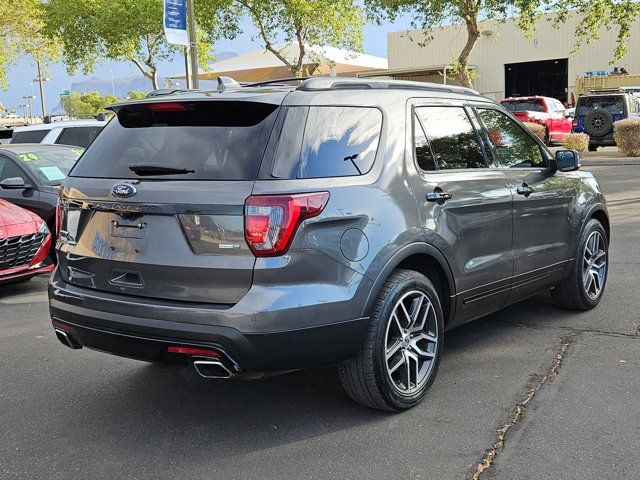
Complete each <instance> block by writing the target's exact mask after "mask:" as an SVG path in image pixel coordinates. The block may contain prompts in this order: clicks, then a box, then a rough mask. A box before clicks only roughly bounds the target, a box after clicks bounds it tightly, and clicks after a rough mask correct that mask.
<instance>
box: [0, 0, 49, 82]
mask: <svg viewBox="0 0 640 480" xmlns="http://www.w3.org/2000/svg"><path fill="white" fill-rule="evenodd" d="M43 14H44V9H43V4H42V1H41V0H16V1H9V0H2V1H0V87H2V88H7V86H8V85H7V77H6V71H7V69H8V68H9V66H11V65H12V64H13V63H14V62H15V61H16V60H17V59H18V58H19V57H20V56H21V55H24V54H27V55H30V56H31V57H32V58H34V59H37V60H39V61H41V62H45V63H46V62H48V61H51V60H55V59H56V58H57V53H58V52H57V49H56V48H55V44H54V43H51V42H49V40H48V39H47V38H45V37H43V36H42V35H41V32H42V26H43V22H42V19H43Z"/></svg>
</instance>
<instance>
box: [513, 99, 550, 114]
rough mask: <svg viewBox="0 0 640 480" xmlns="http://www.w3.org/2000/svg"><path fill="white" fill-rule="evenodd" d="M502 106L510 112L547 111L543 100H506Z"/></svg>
mask: <svg viewBox="0 0 640 480" xmlns="http://www.w3.org/2000/svg"><path fill="white" fill-rule="evenodd" d="M502 106H503V107H504V108H506V109H507V110H509V111H510V112H525V111H528V112H546V111H547V110H546V109H545V107H544V102H543V101H542V100H505V101H503V102H502Z"/></svg>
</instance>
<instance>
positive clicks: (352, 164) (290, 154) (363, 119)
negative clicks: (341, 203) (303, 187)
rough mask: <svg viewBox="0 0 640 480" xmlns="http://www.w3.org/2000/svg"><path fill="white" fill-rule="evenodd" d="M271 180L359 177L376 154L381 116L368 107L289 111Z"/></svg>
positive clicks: (279, 142) (291, 109)
mask: <svg viewBox="0 0 640 480" xmlns="http://www.w3.org/2000/svg"><path fill="white" fill-rule="evenodd" d="M285 110H286V118H285V120H284V123H283V126H282V130H281V132H280V134H279V139H278V145H277V147H276V153H275V158H274V165H273V169H272V171H271V176H272V177H276V178H323V177H346V176H353V175H362V174H365V173H367V172H368V171H369V170H371V167H372V166H373V161H374V159H375V156H376V152H377V150H378V142H379V140H380V130H381V128H382V113H381V112H380V111H379V110H378V109H376V108H368V107H289V108H287V109H285Z"/></svg>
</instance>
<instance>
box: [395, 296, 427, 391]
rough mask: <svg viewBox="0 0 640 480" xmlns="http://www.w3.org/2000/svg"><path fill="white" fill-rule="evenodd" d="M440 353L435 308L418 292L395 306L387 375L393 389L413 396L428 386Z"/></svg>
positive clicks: (404, 297)
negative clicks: (426, 384) (425, 385)
mask: <svg viewBox="0 0 640 480" xmlns="http://www.w3.org/2000/svg"><path fill="white" fill-rule="evenodd" d="M437 352H438V322H437V318H436V312H435V309H434V308H433V304H432V303H431V301H430V300H429V298H428V297H427V295H426V294H425V293H423V292H421V291H419V290H412V291H410V292H408V293H405V294H404V295H403V296H402V298H400V300H398V302H397V303H396V304H395V306H394V308H393V311H392V313H391V319H390V321H389V322H388V324H387V332H386V337H385V360H386V371H387V375H388V377H389V379H390V380H391V383H392V385H393V386H394V387H395V389H396V390H397V391H398V392H399V393H401V394H403V395H411V394H413V393H415V392H417V391H418V390H420V389H421V388H422V387H423V386H424V384H425V383H426V382H428V380H429V378H430V376H431V372H432V370H433V367H434V365H435V363H436V354H437Z"/></svg>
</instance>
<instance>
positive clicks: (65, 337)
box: [53, 328, 82, 350]
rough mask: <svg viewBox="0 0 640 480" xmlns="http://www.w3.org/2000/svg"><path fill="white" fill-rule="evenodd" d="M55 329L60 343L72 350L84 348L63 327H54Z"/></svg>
mask: <svg viewBox="0 0 640 480" xmlns="http://www.w3.org/2000/svg"><path fill="white" fill-rule="evenodd" d="M53 330H54V331H55V333H56V337H58V340H60V343H62V344H63V345H64V346H65V347H69V348H70V349H72V350H78V349H80V348H82V345H80V344H78V343H77V342H76V341H75V340H73V339H72V338H71V337H70V336H69V334H68V333H67V332H65V331H64V330H62V329H61V328H54V329H53Z"/></svg>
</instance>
